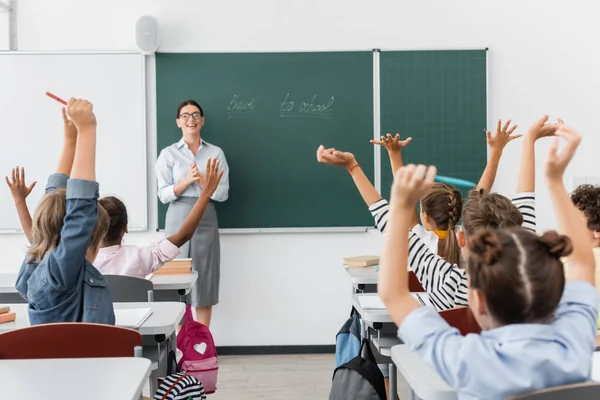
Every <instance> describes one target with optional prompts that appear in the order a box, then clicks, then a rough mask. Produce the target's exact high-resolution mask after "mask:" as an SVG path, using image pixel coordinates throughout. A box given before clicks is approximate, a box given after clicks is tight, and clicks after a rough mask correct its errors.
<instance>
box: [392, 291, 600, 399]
mask: <svg viewBox="0 0 600 400" xmlns="http://www.w3.org/2000/svg"><path fill="white" fill-rule="evenodd" d="M597 319H598V293H597V292H596V289H595V288H594V287H593V286H592V285H590V284H589V283H588V282H584V281H579V282H570V283H567V284H566V285H565V290H564V293H563V296H562V298H561V300H560V303H559V305H558V307H557V309H556V317H555V319H554V320H552V321H551V322H549V323H548V324H513V325H506V326H503V327H500V328H496V329H492V330H489V331H483V332H482V333H481V334H480V335H474V334H470V335H467V336H461V335H460V333H459V332H458V330H457V329H455V328H452V327H450V326H449V325H448V324H447V323H446V321H444V319H442V317H440V315H439V314H438V313H437V312H436V311H435V310H434V309H433V308H431V307H421V308H419V309H417V310H415V311H413V312H411V313H410V314H409V315H408V316H407V317H406V318H405V319H404V321H403V322H402V325H401V326H400V328H399V329H398V337H399V338H400V339H401V340H402V341H404V343H406V344H408V345H409V346H410V348H411V349H412V350H413V351H416V352H417V353H419V355H420V356H421V357H422V358H423V359H424V360H425V362H426V363H427V364H429V365H431V366H432V367H433V369H434V370H435V371H436V372H437V373H438V374H439V375H440V376H441V377H442V378H443V379H444V380H445V381H446V382H447V383H448V385H450V386H451V387H453V388H454V389H455V390H456V391H457V393H458V397H459V398H460V399H490V400H493V399H506V398H510V397H513V396H515V395H517V394H522V393H527V392H531V391H534V390H539V389H545V388H548V387H552V386H558V385H566V384H570V383H577V382H585V381H588V380H590V375H591V371H592V354H593V352H594V350H595V347H596V331H597V329H598V328H597V322H596V321H597Z"/></svg>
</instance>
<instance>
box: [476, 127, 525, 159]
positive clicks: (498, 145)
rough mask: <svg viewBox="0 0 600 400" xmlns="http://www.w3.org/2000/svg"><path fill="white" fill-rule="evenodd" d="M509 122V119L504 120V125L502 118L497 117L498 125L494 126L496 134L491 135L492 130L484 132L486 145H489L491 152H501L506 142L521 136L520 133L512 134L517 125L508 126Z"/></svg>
mask: <svg viewBox="0 0 600 400" xmlns="http://www.w3.org/2000/svg"><path fill="white" fill-rule="evenodd" d="M510 122H511V121H510V119H509V120H508V121H506V123H505V124H504V126H502V120H500V119H499V120H498V126H497V127H496V134H495V135H494V136H492V132H490V131H487V132H486V133H485V134H486V138H487V143H488V146H490V149H491V150H492V152H498V153H502V150H504V147H505V146H506V145H507V144H508V142H510V141H511V140H515V139H517V138H520V137H521V136H523V135H521V134H515V135H513V134H512V133H513V132H514V131H515V129H517V127H518V126H519V125H513V126H510Z"/></svg>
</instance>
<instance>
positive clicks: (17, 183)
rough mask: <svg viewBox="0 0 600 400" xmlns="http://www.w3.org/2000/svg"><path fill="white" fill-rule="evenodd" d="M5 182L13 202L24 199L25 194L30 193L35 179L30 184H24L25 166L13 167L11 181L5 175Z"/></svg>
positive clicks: (35, 182)
mask: <svg viewBox="0 0 600 400" xmlns="http://www.w3.org/2000/svg"><path fill="white" fill-rule="evenodd" d="M6 184H7V185H8V187H9V188H10V193H11V194H12V197H13V200H14V202H15V204H17V203H20V202H22V201H25V199H26V198H27V196H29V194H30V193H31V191H32V190H33V188H34V187H35V185H36V184H37V181H34V182H33V183H32V184H31V185H29V186H27V185H26V184H25V168H23V167H21V168H19V167H15V168H13V170H12V182H11V181H10V180H9V179H8V176H7V177H6Z"/></svg>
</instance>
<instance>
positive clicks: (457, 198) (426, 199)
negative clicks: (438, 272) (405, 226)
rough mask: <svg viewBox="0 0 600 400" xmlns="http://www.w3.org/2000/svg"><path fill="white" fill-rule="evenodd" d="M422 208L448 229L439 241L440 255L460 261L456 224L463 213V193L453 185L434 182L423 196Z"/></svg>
mask: <svg viewBox="0 0 600 400" xmlns="http://www.w3.org/2000/svg"><path fill="white" fill-rule="evenodd" d="M421 210H422V211H424V212H426V213H427V215H429V217H430V218H431V219H432V220H433V222H435V224H436V226H437V227H438V229H442V230H445V231H447V232H448V233H447V234H446V238H445V239H440V240H439V241H438V255H439V256H440V257H443V258H444V259H445V260H446V261H448V262H449V263H452V264H458V263H459V261H460V247H459V246H458V239H457V238H456V225H457V224H458V221H459V220H460V216H461V213H462V195H461V194H460V192H459V191H458V190H457V189H456V188H455V187H454V186H452V185H448V184H446V183H434V184H433V186H432V187H431V189H429V191H428V192H427V193H426V194H425V196H423V198H421Z"/></svg>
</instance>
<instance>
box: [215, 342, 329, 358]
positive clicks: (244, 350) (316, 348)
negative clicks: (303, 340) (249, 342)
mask: <svg viewBox="0 0 600 400" xmlns="http://www.w3.org/2000/svg"><path fill="white" fill-rule="evenodd" d="M334 353H335V345H334V344H323V345H306V346H222V347H217V354H219V355H220V356H256V355H271V354H334Z"/></svg>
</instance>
